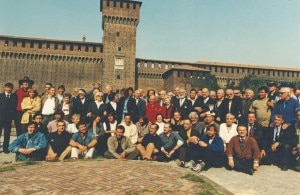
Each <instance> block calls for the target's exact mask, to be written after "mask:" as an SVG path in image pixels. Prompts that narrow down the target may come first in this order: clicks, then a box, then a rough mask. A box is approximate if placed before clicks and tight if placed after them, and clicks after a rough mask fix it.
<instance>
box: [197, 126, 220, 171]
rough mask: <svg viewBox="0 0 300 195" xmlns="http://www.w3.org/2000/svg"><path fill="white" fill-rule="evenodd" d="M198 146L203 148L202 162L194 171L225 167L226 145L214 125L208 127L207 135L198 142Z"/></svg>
mask: <svg viewBox="0 0 300 195" xmlns="http://www.w3.org/2000/svg"><path fill="white" fill-rule="evenodd" d="M198 145H199V146H200V147H201V160H202V162H200V163H199V164H197V165H196V166H195V167H193V170H194V171H196V172H200V171H202V170H203V168H204V167H205V168H206V169H208V168H210V167H222V166H224V158H223V152H224V143H223V140H222V138H221V137H220V136H219V135H218V129H217V127H216V126H215V125H214V124H211V125H209V126H208V127H207V131H206V134H205V135H203V136H202V137H201V139H200V140H199V141H198Z"/></svg>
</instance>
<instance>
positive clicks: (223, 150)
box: [0, 77, 300, 175]
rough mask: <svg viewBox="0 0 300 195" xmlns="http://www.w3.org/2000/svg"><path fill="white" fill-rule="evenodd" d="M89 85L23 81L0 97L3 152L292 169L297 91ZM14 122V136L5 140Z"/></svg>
mask: <svg viewBox="0 0 300 195" xmlns="http://www.w3.org/2000/svg"><path fill="white" fill-rule="evenodd" d="M101 87H102V86H101V85H100V84H99V83H95V84H94V85H93V89H92V90H90V91H88V92H86V91H85V90H84V89H82V88H78V87H75V88H74V89H73V94H72V95H71V94H70V93H66V92H65V87H64V86H63V85H59V86H58V87H57V88H55V87H54V86H53V85H52V84H51V83H45V91H44V92H43V93H41V94H39V93H38V92H37V90H36V89H35V88H34V81H33V80H31V79H30V78H29V77H24V78H23V79H21V80H19V88H18V89H17V90H16V91H15V92H13V84H12V83H9V82H8V83H5V85H4V92H3V93H1V94H0V137H1V135H2V129H4V141H3V152H4V153H9V152H14V153H16V160H17V161H22V160H48V161H53V160H64V159H66V158H71V159H73V160H76V159H78V158H84V159H89V158H93V157H94V156H96V155H101V156H104V157H105V158H115V159H132V160H133V159H141V160H156V161H159V162H168V161H170V160H175V161H176V163H177V165H178V166H180V167H185V168H190V169H192V170H194V171H196V172H200V171H202V170H203V169H208V168H210V167H222V166H225V167H226V168H228V169H235V170H238V171H242V172H245V173H248V174H251V175H252V174H253V173H254V171H255V170H257V169H258V168H259V166H260V165H261V164H268V165H270V164H275V165H277V166H279V167H280V168H281V170H288V169H289V168H294V169H295V170H297V171H299V170H300V164H299V161H300V160H299V157H300V143H299V140H300V139H299V134H300V89H295V87H294V86H293V85H291V84H289V85H282V86H280V87H278V86H277V84H276V83H274V82H269V83H267V86H262V87H260V88H259V89H258V91H257V97H255V95H254V94H255V93H254V91H253V90H252V89H246V90H245V91H244V92H243V93H241V91H240V90H238V89H218V90H217V91H210V90H209V89H207V88H203V89H197V90H196V89H191V90H190V91H189V94H187V92H186V90H185V89H183V88H179V87H176V88H175V89H174V91H172V92H167V91H166V90H160V91H155V90H153V89H150V90H148V91H147V92H146V93H145V94H144V91H143V89H136V90H134V89H133V88H131V87H129V88H124V89H122V90H121V92H120V94H116V93H115V92H114V91H113V87H112V86H110V85H107V86H105V88H104V92H102V91H101ZM12 121H14V124H15V127H16V132H17V138H16V139H15V140H14V141H13V142H12V143H11V144H9V143H10V133H11V124H12Z"/></svg>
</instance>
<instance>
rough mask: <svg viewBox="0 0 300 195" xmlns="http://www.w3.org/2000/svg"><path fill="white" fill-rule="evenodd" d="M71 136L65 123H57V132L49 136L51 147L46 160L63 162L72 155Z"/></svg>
mask: <svg viewBox="0 0 300 195" xmlns="http://www.w3.org/2000/svg"><path fill="white" fill-rule="evenodd" d="M70 139H71V134H70V133H69V132H67V131H66V123H65V121H63V120H62V121H58V122H57V131H55V132H53V133H50V134H49V136H48V141H49V147H48V152H47V156H46V160H48V161H54V160H59V161H63V160H64V159H65V158H66V157H67V156H69V155H70V154H71V149H72V147H71V146H69V142H70Z"/></svg>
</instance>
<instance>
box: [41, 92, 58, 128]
mask: <svg viewBox="0 0 300 195" xmlns="http://www.w3.org/2000/svg"><path fill="white" fill-rule="evenodd" d="M41 99H42V100H41V101H42V115H43V121H42V123H43V124H44V125H45V126H47V125H48V123H49V121H50V120H52V118H53V116H54V113H55V111H56V110H57V106H58V99H57V98H56V97H55V87H50V88H49V90H48V93H47V94H45V95H44V96H43V97H42V98H41Z"/></svg>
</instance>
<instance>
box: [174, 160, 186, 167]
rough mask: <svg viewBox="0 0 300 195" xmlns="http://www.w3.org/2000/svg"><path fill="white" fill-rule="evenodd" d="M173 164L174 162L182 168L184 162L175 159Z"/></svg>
mask: <svg viewBox="0 0 300 195" xmlns="http://www.w3.org/2000/svg"><path fill="white" fill-rule="evenodd" d="M175 162H176V164H177V166H179V167H184V162H183V161H180V160H179V159H176V160H175Z"/></svg>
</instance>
